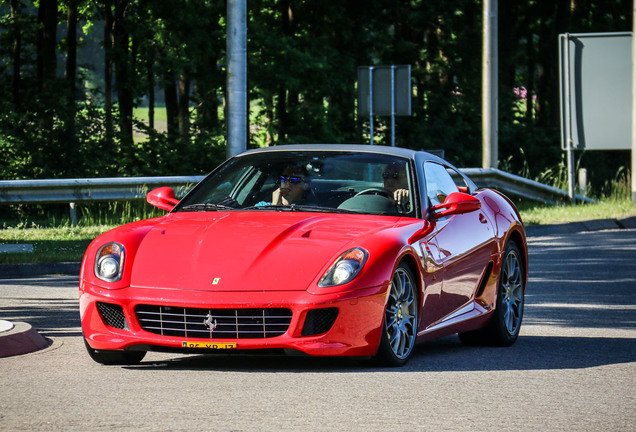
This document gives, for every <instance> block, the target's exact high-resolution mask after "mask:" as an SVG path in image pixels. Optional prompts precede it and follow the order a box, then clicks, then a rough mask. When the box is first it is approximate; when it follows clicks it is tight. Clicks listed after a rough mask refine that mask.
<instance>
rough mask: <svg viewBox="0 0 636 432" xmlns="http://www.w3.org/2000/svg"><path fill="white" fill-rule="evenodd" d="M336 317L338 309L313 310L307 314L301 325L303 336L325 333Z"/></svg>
mask: <svg viewBox="0 0 636 432" xmlns="http://www.w3.org/2000/svg"><path fill="white" fill-rule="evenodd" d="M337 317H338V308H335V307H334V308H325V309H313V310H310V311H309V312H307V318H305V324H304V325H303V331H302V335H303V336H313V335H317V334H321V333H326V332H328V331H329V329H331V326H332V325H333V323H334V322H335V321H336V318H337Z"/></svg>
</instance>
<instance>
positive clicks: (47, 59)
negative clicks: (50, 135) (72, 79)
mask: <svg viewBox="0 0 636 432" xmlns="http://www.w3.org/2000/svg"><path fill="white" fill-rule="evenodd" d="M56 27H57V0H41V1H40V6H39V8H38V47H37V48H38V49H37V78H38V87H39V88H38V90H39V97H40V107H41V108H40V112H39V114H38V117H39V120H38V126H39V128H40V129H42V130H48V129H50V128H51V125H52V122H53V116H52V114H51V112H50V109H49V108H50V107H51V106H52V105H53V95H52V92H53V90H54V89H55V85H54V82H53V81H54V80H55V71H56V68H57V59H56V57H55V46H56V42H57V35H56Z"/></svg>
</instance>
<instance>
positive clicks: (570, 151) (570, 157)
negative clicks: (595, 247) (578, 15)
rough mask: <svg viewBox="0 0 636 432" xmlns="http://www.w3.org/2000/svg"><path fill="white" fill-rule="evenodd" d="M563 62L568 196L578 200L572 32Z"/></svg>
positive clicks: (567, 41) (566, 45)
mask: <svg viewBox="0 0 636 432" xmlns="http://www.w3.org/2000/svg"><path fill="white" fill-rule="evenodd" d="M563 39H565V43H564V44H563V64H564V69H565V71H564V73H563V77H564V78H563V79H564V85H563V87H564V92H565V104H566V108H565V151H566V157H567V170H568V196H569V197H570V199H571V200H572V202H575V201H576V195H575V186H576V185H575V184H574V146H573V144H574V143H573V142H572V115H571V108H572V106H571V103H570V102H571V99H570V98H571V93H570V34H569V33H566V34H565V35H563Z"/></svg>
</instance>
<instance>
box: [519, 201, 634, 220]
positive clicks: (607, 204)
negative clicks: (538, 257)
mask: <svg viewBox="0 0 636 432" xmlns="http://www.w3.org/2000/svg"><path fill="white" fill-rule="evenodd" d="M519 212H520V213H521V218H522V219H523V223H524V224H526V225H553V224H562V223H568V222H579V221H586V220H597V219H623V218H626V217H631V216H636V205H634V204H632V203H631V201H630V200H627V199H624V200H617V199H607V200H604V201H599V202H597V203H596V204H578V205H563V206H549V207H548V206H539V205H535V206H531V205H521V206H520V207H519Z"/></svg>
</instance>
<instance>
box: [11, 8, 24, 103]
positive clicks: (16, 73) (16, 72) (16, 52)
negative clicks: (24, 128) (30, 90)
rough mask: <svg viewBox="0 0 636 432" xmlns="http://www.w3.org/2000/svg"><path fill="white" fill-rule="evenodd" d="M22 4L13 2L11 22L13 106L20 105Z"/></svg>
mask: <svg viewBox="0 0 636 432" xmlns="http://www.w3.org/2000/svg"><path fill="white" fill-rule="evenodd" d="M20 15H21V12H20V3H19V2H18V0H11V21H12V23H13V29H12V30H13V85H12V87H13V91H12V95H13V106H14V107H16V108H17V107H18V106H19V105H20V68H21V61H20V57H21V52H22V34H21V33H20V24H19V21H20V19H19V18H20V17H19V16H20Z"/></svg>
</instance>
